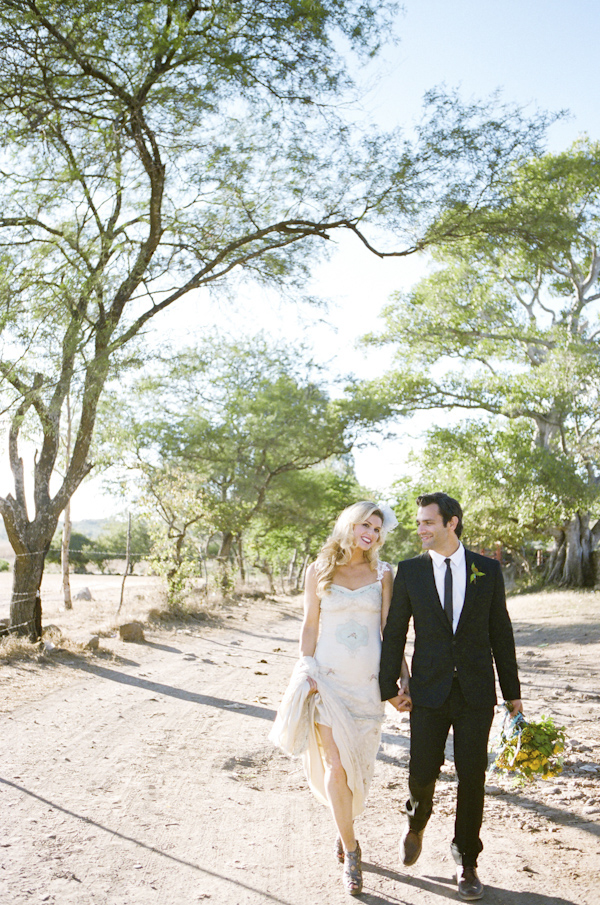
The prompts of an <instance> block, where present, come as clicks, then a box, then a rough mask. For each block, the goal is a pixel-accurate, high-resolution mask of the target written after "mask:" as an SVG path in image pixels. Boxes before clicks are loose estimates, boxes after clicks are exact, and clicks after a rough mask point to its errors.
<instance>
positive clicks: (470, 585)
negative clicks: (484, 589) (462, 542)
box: [456, 547, 476, 631]
mask: <svg viewBox="0 0 600 905" xmlns="http://www.w3.org/2000/svg"><path fill="white" fill-rule="evenodd" d="M474 562H475V557H474V556H473V554H472V553H471V551H470V550H467V548H466V547H465V565H466V567H467V584H466V587H465V602H464V604H463V608H462V613H461V614H460V619H459V620H458V625H457V627H456V631H458V630H459V629H460V627H461V624H462V621H463V619H468V613H469V610H470V609H471V607H473V605H474V603H475V596H476V587H475V586H476V582H475V581H471V580H470V578H471V566H472V565H473V563H474Z"/></svg>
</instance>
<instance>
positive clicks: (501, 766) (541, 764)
mask: <svg viewBox="0 0 600 905" xmlns="http://www.w3.org/2000/svg"><path fill="white" fill-rule="evenodd" d="M505 706H506V711H507V712H506V714H505V716H504V722H503V724H502V728H501V730H500V736H499V739H498V749H497V753H496V759H495V761H494V763H493V764H492V770H494V769H496V770H504V771H505V772H507V773H514V774H515V778H516V780H517V782H519V783H525V782H530V781H531V780H533V778H534V777H535V776H540V777H541V778H542V779H551V778H552V777H553V776H556V775H557V774H558V773H560V772H561V770H562V765H563V760H562V757H561V754H562V752H563V751H564V748H565V727H564V726H555V725H554V720H553V719H552V717H544V716H542V717H541V719H540V720H538V721H537V722H533V721H532V722H527V721H526V720H525V718H524V716H523V714H522V713H517V715H516V716H514V717H510V706H509V705H508V704H507V705H505Z"/></svg>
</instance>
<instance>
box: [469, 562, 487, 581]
mask: <svg viewBox="0 0 600 905" xmlns="http://www.w3.org/2000/svg"><path fill="white" fill-rule="evenodd" d="M484 575H485V572H480V571H479V569H478V568H477V566H476V565H475V563H474V562H472V563H471V574H470V576H469V581H477V579H478V578H479V576H481V577H483V576H484Z"/></svg>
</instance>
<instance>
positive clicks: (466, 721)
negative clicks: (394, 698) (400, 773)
mask: <svg viewBox="0 0 600 905" xmlns="http://www.w3.org/2000/svg"><path fill="white" fill-rule="evenodd" d="M493 718H494V708H493V707H489V706H488V707H484V708H473V707H469V705H468V704H467V702H466V700H465V698H464V696H463V693H462V691H461V690H460V685H459V683H458V679H456V678H455V679H454V681H453V683H452V689H451V691H450V694H449V695H448V697H447V699H446V701H445V702H444V704H443V705H442V706H441V707H437V708H431V707H413V710H412V712H411V715H410V768H409V789H410V801H409V802H408V803H407V806H406V809H407V813H408V819H409V823H410V826H411V827H412V829H414V830H422V829H424V827H425V825H426V824H427V821H428V820H429V817H430V816H431V812H432V810H433V793H434V790H435V783H436V780H437V778H438V776H439V772H440V769H441V766H442V764H443V763H444V748H445V746H446V740H447V738H448V733H449V731H450V727H452V729H453V733H454V765H455V767H456V773H457V776H458V794H457V801H456V819H455V823H454V839H453V845H454V846H455V849H456V850H457V852H459V853H460V855H461V856H462V863H463V865H464V866H465V867H475V866H476V865H477V856H478V855H479V853H480V851H481V850H482V849H483V845H482V842H481V839H480V838H479V831H480V829H481V822H482V820H483V799H484V795H485V773H486V769H487V763H488V755H487V746H488V738H489V734H490V728H491V725H492V720H493Z"/></svg>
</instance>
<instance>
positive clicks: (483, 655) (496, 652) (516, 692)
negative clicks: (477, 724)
mask: <svg viewBox="0 0 600 905" xmlns="http://www.w3.org/2000/svg"><path fill="white" fill-rule="evenodd" d="M465 556H466V565H467V587H466V593H465V602H464V606H463V610H462V613H461V616H460V620H459V623H458V627H457V629H456V633H455V634H453V633H452V629H451V627H450V624H449V622H448V620H447V618H446V616H445V614H444V610H443V608H442V606H441V603H440V599H439V596H438V593H437V589H436V586H435V579H434V577H433V563H432V561H431V557H430V556H429V554H428V553H423V554H421V556H417V557H416V558H415V559H408V560H405V561H404V562H401V563H399V564H398V571H397V573H396V578H395V581H394V593H393V596H392V603H391V606H390V612H389V616H388V620H387V624H386V627H385V631H384V634H383V646H382V651H381V667H380V673H379V685H380V689H381V698H382V700H384V701H386V700H388V698H393V697H394V696H395V695H397V694H398V686H397V682H398V678H399V676H400V668H401V666H402V657H403V655H404V647H405V644H406V634H407V631H408V626H409V622H410V619H411V617H412V619H413V622H414V630H415V649H414V655H413V659H412V666H411V680H410V693H411V697H412V700H413V704H416V705H420V706H424V707H440V706H441V705H442V704H443V703H444V701H445V700H446V698H447V697H448V694H449V693H450V688H451V685H452V680H453V678H454V675H455V673H456V676H457V678H458V681H459V682H460V687H461V690H462V692H463V694H464V696H465V698H466V700H467V703H468V704H469V705H470V706H472V707H487V706H493V705H494V704H495V703H496V683H495V678H494V666H493V663H494V662H495V664H496V670H497V672H498V679H499V681H500V688H501V689H502V694H503V695H504V698H505V699H506V700H509V701H511V700H516V699H518V698H520V697H521V689H520V684H519V677H518V671H517V659H516V655H515V642H514V636H513V630H512V625H511V622H510V617H509V615H508V610H507V609H506V597H505V593H504V579H503V577H502V570H501V568H500V563H499V562H497V561H496V560H494V559H489V557H487V556H481V555H480V554H479V553H473V552H472V551H471V550H467V549H466V548H465ZM473 564H475V567H476V569H477V570H478V571H479V572H480V573H482V574H480V575H478V576H477V577H476V579H475V580H474V581H471V580H470V578H471V575H472V574H473V573H472V570H471V567H472V565H473Z"/></svg>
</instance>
